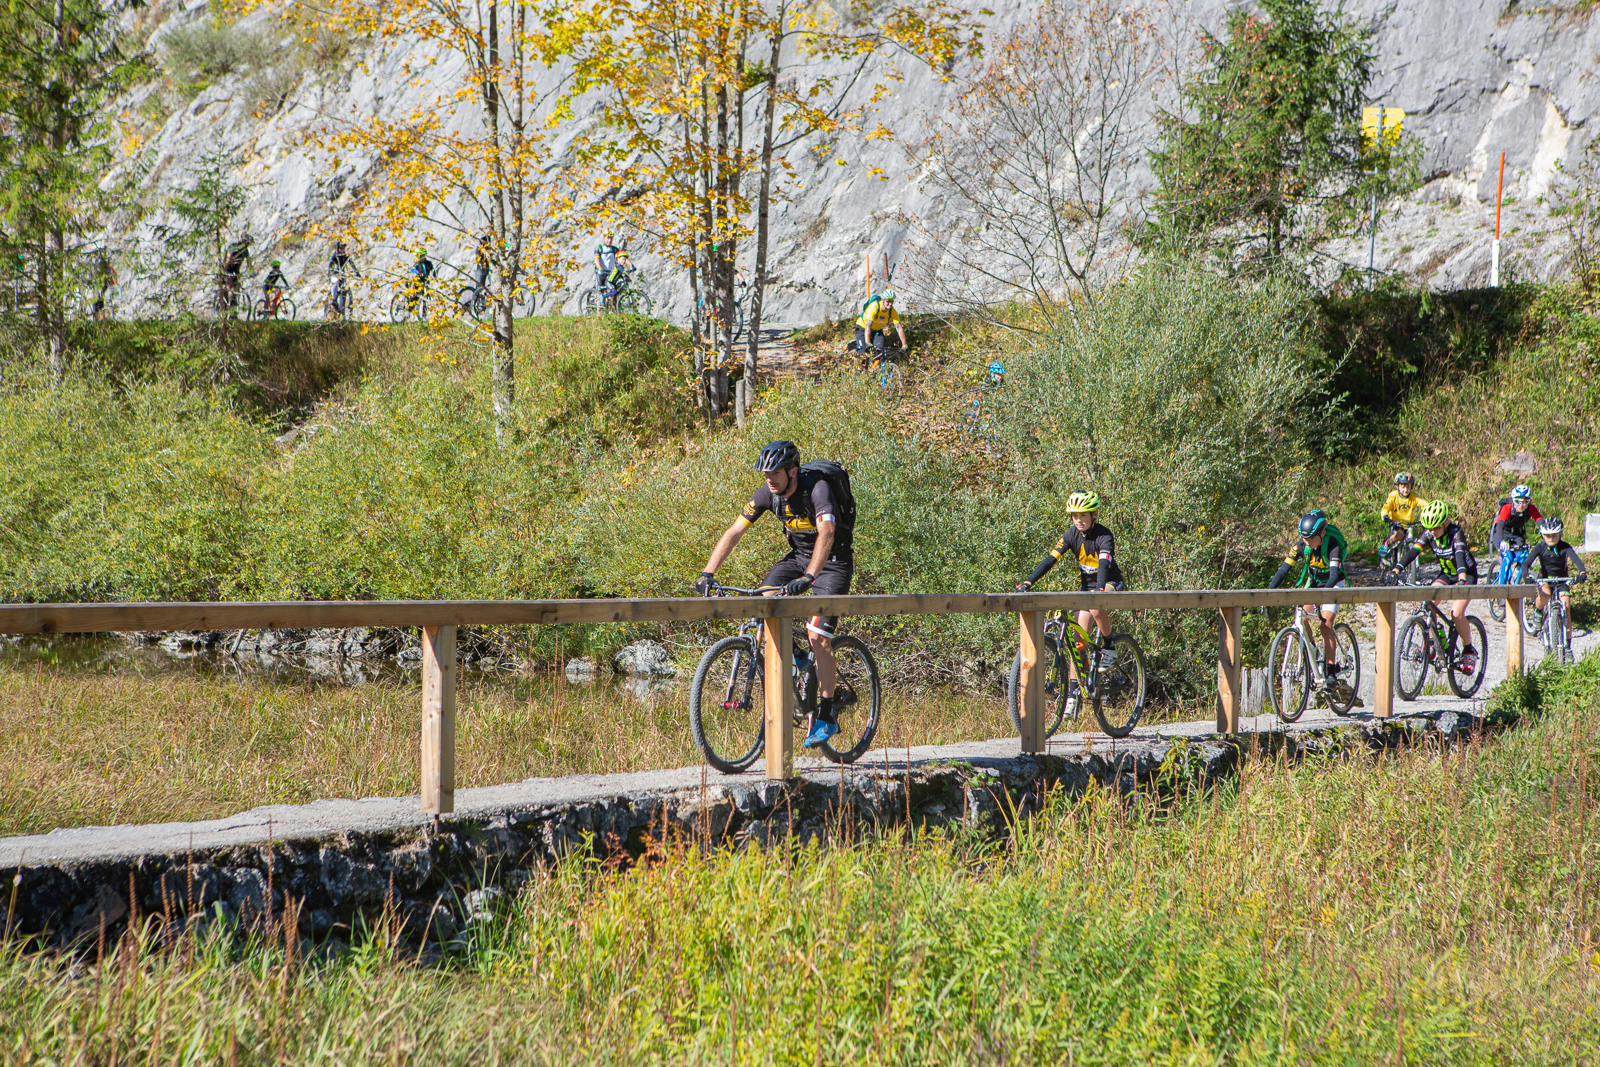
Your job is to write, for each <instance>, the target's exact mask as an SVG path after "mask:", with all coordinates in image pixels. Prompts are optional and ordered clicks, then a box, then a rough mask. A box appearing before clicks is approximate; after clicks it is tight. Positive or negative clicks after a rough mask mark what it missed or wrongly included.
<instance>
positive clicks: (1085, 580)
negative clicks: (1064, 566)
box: [1078, 571, 1128, 593]
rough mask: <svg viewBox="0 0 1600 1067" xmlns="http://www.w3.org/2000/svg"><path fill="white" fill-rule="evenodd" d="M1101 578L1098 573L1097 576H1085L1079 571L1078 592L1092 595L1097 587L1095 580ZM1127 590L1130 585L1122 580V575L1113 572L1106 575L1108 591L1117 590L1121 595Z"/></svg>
mask: <svg viewBox="0 0 1600 1067" xmlns="http://www.w3.org/2000/svg"><path fill="white" fill-rule="evenodd" d="M1099 577H1100V575H1099V574H1098V573H1096V574H1085V573H1083V572H1082V571H1079V572H1078V590H1079V591H1080V592H1084V593H1092V592H1094V591H1095V587H1094V583H1095V579H1097V578H1099ZM1126 588H1128V583H1127V582H1124V581H1123V580H1122V575H1121V574H1118V573H1117V572H1115V571H1112V572H1110V573H1108V574H1107V575H1106V589H1108V590H1112V589H1114V590H1116V591H1117V592H1119V593H1120V592H1121V591H1122V590H1124V589H1126Z"/></svg>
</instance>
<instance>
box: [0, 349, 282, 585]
mask: <svg viewBox="0 0 1600 1067" xmlns="http://www.w3.org/2000/svg"><path fill="white" fill-rule="evenodd" d="M271 452H272V445H271V437H270V436H269V435H268V434H267V432H266V431H265V430H263V429H262V428H261V427H259V426H256V425H254V424H252V423H250V422H249V421H247V420H245V419H243V418H241V417H240V416H239V415H237V414H236V413H235V412H234V411H233V410H232V408H231V407H230V406H229V404H228V402H227V399H226V398H225V397H223V396H222V395H220V394H218V393H216V392H211V391H196V390H189V389H185V388H183V387H181V386H180V385H178V384H177V383H176V382H174V381H172V380H170V379H165V378H157V379H154V380H151V381H147V382H145V383H143V384H141V385H140V386H138V387H136V388H132V389H129V390H128V391H126V392H125V393H124V392H123V391H120V390H118V389H117V388H115V387H114V386H113V384H112V383H111V382H109V381H108V380H106V379H104V378H100V377H96V376H92V375H88V374H71V375H69V376H68V378H67V380H66V381H64V382H62V383H61V384H59V385H57V386H55V387H53V388H51V387H43V386H42V385H41V384H40V383H37V382H29V383H25V384H24V385H23V386H22V387H20V388H15V389H13V390H11V391H8V392H5V393H3V394H0V546H3V548H4V551H3V552H0V596H3V597H4V598H5V599H8V600H26V599H53V600H78V599H82V600H95V599H110V598H115V599H157V600H158V599H178V600H188V599H195V600H207V599H212V598H215V597H217V596H218V595H220V593H221V592H222V590H223V589H224V587H225V586H226V585H227V584H228V583H229V581H230V576H231V575H232V574H233V573H234V572H235V570H236V568H237V566H238V559H239V556H240V554H241V551H242V548H243V545H244V543H245V542H246V540H247V539H248V537H249V535H250V531H249V529H248V526H249V501H250V498H251V495H252V492H253V490H254V482H255V479H256V476H257V475H258V473H259V471H260V468H261V465H262V463H263V462H264V460H265V459H266V458H267V457H268V456H269V455H270V454H271Z"/></svg>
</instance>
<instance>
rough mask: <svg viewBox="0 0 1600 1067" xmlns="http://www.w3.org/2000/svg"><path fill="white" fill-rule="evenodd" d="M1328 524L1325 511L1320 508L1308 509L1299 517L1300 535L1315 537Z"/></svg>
mask: <svg viewBox="0 0 1600 1067" xmlns="http://www.w3.org/2000/svg"><path fill="white" fill-rule="evenodd" d="M1327 525H1328V516H1327V513H1326V512H1324V511H1322V510H1320V509H1319V510H1317V511H1308V512H1306V513H1305V514H1304V515H1302V516H1301V517H1300V536H1301V537H1304V538H1311V537H1315V536H1317V535H1318V534H1320V533H1321V532H1322V531H1323V528H1324V527H1326V526H1327Z"/></svg>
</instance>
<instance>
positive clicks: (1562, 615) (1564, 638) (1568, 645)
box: [1547, 601, 1572, 663]
mask: <svg viewBox="0 0 1600 1067" xmlns="http://www.w3.org/2000/svg"><path fill="white" fill-rule="evenodd" d="M1559 603H1560V602H1559V601H1558V602H1557V606H1555V607H1553V608H1552V609H1551V611H1550V615H1549V619H1550V621H1549V623H1548V624H1547V625H1548V626H1549V627H1551V628H1553V629H1554V630H1555V633H1554V635H1553V637H1554V640H1555V649H1556V661H1557V662H1558V663H1571V662H1572V627H1571V626H1569V625H1568V624H1567V612H1566V609H1565V608H1562V607H1560V606H1559Z"/></svg>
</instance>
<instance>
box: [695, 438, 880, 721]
mask: <svg viewBox="0 0 1600 1067" xmlns="http://www.w3.org/2000/svg"><path fill="white" fill-rule="evenodd" d="M827 466H832V467H834V468H835V469H836V470H838V471H839V472H840V475H841V476H842V474H843V468H842V467H837V465H831V464H807V466H806V469H801V466H800V449H799V448H797V447H796V446H795V444H794V442H793V441H774V442H772V443H771V444H769V445H767V447H765V448H763V449H762V450H761V455H760V456H759V457H758V458H757V459H756V470H757V471H759V472H760V473H762V474H764V475H766V478H767V484H766V485H764V486H762V487H761V488H760V489H757V490H756V494H755V496H753V497H751V498H750V503H748V504H746V505H745V506H744V510H743V511H741V512H740V513H739V517H738V518H737V519H734V520H733V525H732V526H729V527H728V529H727V530H726V531H725V532H724V533H723V535H722V538H721V539H720V540H719V541H718V542H717V547H716V548H714V549H712V551H711V558H710V559H709V560H708V561H706V569H705V570H704V571H703V572H701V574H700V577H699V578H698V579H697V580H696V581H695V583H694V585H695V588H696V589H697V590H699V591H700V593H701V594H705V593H707V592H709V591H710V589H711V583H712V579H713V578H715V577H716V573H717V568H718V567H720V566H722V561H723V560H725V559H727V558H728V554H729V553H730V552H732V551H733V547H734V546H735V545H737V544H738V543H739V539H740V538H741V537H743V536H744V532H745V531H746V530H748V529H749V528H750V527H751V526H753V525H754V524H755V521H756V520H757V519H759V518H760V517H761V516H762V515H763V514H764V513H765V512H768V511H770V512H772V513H773V515H775V516H777V518H778V521H780V522H782V523H783V527H784V536H785V537H786V538H788V541H789V554H788V555H786V556H784V557H783V558H782V559H780V560H779V561H778V562H777V563H776V564H775V565H774V566H773V568H772V569H771V570H770V571H768V572H767V576H766V578H765V579H763V580H762V583H761V584H762V585H766V586H773V587H775V591H774V592H773V593H769V594H768V595H769V596H773V595H776V594H777V592H782V593H783V595H785V596H799V595H800V594H801V593H804V592H806V590H808V589H812V588H815V589H816V591H817V592H818V593H819V594H820V595H822V596H838V595H840V594H843V593H847V592H849V591H850V579H851V577H852V576H853V575H854V574H855V554H854V548H853V541H854V539H855V513H854V508H853V506H852V505H851V504H850V502H849V501H848V499H847V498H845V486H835V485H831V484H829V475H828V474H827V473H826V472H825V470H820V469H818V468H819V467H827ZM838 626H839V617H838V616H837V615H813V616H812V617H811V619H810V620H809V621H807V623H806V636H807V637H808V638H809V639H810V642H811V651H812V654H813V655H814V656H815V657H816V661H817V695H818V697H819V700H818V702H817V715H816V719H815V721H814V722H813V724H812V727H811V732H810V733H809V734H807V735H806V740H805V746H806V747H807V748H815V747H817V746H818V745H821V744H822V743H823V742H825V741H827V740H828V739H829V738H831V737H833V735H834V734H836V733H838V732H839V722H838V713H839V710H840V709H838V708H836V707H835V706H834V703H833V687H834V683H835V681H836V680H837V678H838V667H837V664H836V663H835V661H834V658H833V635H834V633H835V632H837V630H838Z"/></svg>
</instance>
